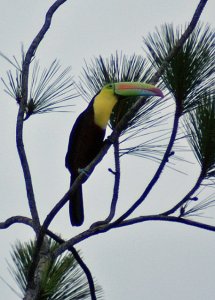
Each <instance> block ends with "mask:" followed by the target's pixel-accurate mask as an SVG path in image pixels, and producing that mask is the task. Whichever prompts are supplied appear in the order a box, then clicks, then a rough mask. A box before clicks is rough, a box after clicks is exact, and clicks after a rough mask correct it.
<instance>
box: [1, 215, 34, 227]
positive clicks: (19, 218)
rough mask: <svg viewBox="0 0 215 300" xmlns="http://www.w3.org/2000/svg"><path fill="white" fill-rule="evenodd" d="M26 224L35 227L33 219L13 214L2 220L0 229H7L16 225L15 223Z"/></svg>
mask: <svg viewBox="0 0 215 300" xmlns="http://www.w3.org/2000/svg"><path fill="white" fill-rule="evenodd" d="M17 223H19V224H25V225H28V226H31V227H33V221H32V219H30V218H27V217H23V216H13V217H10V218H8V219H7V220H6V221H4V222H0V229H7V228H8V227H10V226H12V225H14V224H17Z"/></svg>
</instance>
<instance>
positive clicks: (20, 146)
mask: <svg viewBox="0 0 215 300" xmlns="http://www.w3.org/2000/svg"><path fill="white" fill-rule="evenodd" d="M66 1H67V0H57V1H55V3H54V4H53V5H52V6H51V7H50V8H49V10H48V12H47V14H46V17H45V22H44V24H43V26H42V28H41V30H40V31H39V33H38V34H37V36H36V37H35V38H34V40H33V41H32V43H31V45H30V47H29V49H28V51H27V52H26V55H25V58H24V61H23V64H22V85H21V90H22V95H21V99H19V101H20V106H19V112H18V116H17V125H16V144H17V150H18V154H19V157H20V162H21V165H22V169H23V173H24V178H25V185H26V191H27V197H28V203H29V208H30V211H31V215H32V219H33V225H34V230H35V232H36V233H37V234H39V228H40V221H39V215H38V212H37V207H36V201H35V197H34V190H33V184H32V179H31V173H30V169H29V165H28V161H27V156H26V153H25V149H24V143H23V120H24V113H25V107H26V103H27V100H28V78H29V68H30V63H31V60H32V58H33V56H34V54H35V52H36V50H37V48H38V46H39V44H40V43H41V41H42V39H43V37H44V35H45V34H46V32H47V31H48V29H49V27H50V24H51V20H52V16H53V14H54V13H55V11H56V10H57V9H58V8H59V7H60V6H61V5H62V4H63V3H64V2H66ZM17 100H18V99H17Z"/></svg>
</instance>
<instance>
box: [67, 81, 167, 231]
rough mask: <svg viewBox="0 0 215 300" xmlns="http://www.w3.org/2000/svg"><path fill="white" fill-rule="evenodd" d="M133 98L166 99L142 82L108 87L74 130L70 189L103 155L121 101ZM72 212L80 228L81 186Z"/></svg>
mask: <svg viewBox="0 0 215 300" xmlns="http://www.w3.org/2000/svg"><path fill="white" fill-rule="evenodd" d="M122 96H123V97H122ZM129 96H144V97H149V96H160V97H162V96H163V94H162V92H161V91H160V90H159V89H158V88H156V87H155V86H153V85H150V84H146V83H140V82H118V83H112V84H107V85H105V86H104V87H103V88H102V89H101V90H100V92H99V93H98V94H96V95H95V96H94V97H93V99H92V100H91V101H90V103H89V105H88V107H87V108H86V109H85V110H84V111H83V112H82V113H81V114H80V115H79V117H78V118H77V120H76V122H75V124H74V126H73V128H72V131H71V134H70V137H69V145H68V151H67V154H66V160H65V162H66V167H67V168H68V169H69V172H70V173H71V181H70V185H72V184H73V182H74V181H75V179H76V178H77V176H78V175H79V171H80V169H83V168H85V167H86V166H87V165H88V164H89V163H90V162H91V161H92V160H93V159H94V158H95V157H96V155H97V154H98V152H99V151H100V149H101V147H102V145H103V140H104V136H105V130H106V127H107V124H108V121H109V119H110V115H111V112H112V110H113V108H114V106H115V104H116V103H117V101H118V100H119V101H123V99H127V97H129ZM121 99H122V100H121ZM69 212H70V219H71V223H72V225H73V226H80V225H81V224H82V223H83V221H84V209H83V198H82V186H81V185H80V186H79V188H78V189H77V190H76V191H75V193H74V194H73V195H72V197H71V199H69Z"/></svg>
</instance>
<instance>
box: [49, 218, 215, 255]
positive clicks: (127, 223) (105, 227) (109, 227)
mask: <svg viewBox="0 0 215 300" xmlns="http://www.w3.org/2000/svg"><path fill="white" fill-rule="evenodd" d="M148 221H165V222H174V223H180V224H185V225H189V226H193V227H197V228H201V229H205V230H208V231H214V232H215V226H212V225H208V224H204V223H201V222H196V221H193V220H189V219H184V218H180V217H174V216H163V215H160V214H159V215H149V216H141V217H137V218H132V219H129V220H125V221H122V222H121V223H119V224H116V223H115V222H113V223H110V224H104V225H102V226H100V227H96V228H90V229H88V230H86V231H84V232H82V233H80V234H79V235H77V236H75V237H73V238H71V239H70V240H68V241H67V242H65V243H64V244H62V245H61V246H60V247H59V248H58V249H57V250H56V251H55V252H54V253H53V255H54V257H57V256H58V255H60V254H62V253H63V252H64V251H66V250H67V249H68V248H69V247H71V246H74V245H76V244H77V243H80V242H81V241H84V240H86V239H87V238H90V237H92V236H95V235H97V234H101V233H105V232H107V231H109V230H112V229H116V228H121V227H125V226H130V225H134V224H138V223H143V222H148Z"/></svg>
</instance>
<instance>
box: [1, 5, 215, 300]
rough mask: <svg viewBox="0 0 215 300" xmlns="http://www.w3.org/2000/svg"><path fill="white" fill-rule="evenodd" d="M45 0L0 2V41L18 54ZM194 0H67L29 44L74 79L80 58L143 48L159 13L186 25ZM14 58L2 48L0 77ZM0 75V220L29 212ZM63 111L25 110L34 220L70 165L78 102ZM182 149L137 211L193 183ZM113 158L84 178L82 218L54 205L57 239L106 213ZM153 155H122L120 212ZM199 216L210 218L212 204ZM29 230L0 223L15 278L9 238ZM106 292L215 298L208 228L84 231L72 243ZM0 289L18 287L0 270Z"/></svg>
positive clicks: (164, 203) (214, 246) (193, 170)
mask: <svg viewBox="0 0 215 300" xmlns="http://www.w3.org/2000/svg"><path fill="white" fill-rule="evenodd" d="M53 2H54V1H47V0H37V1H33V0H28V1H24V0H7V1H4V2H3V3H2V4H1V10H0V28H1V30H0V51H1V52H3V53H4V54H6V55H7V56H8V57H10V58H12V57H13V56H15V57H16V58H18V59H19V58H20V53H21V50H20V49H21V45H22V44H23V45H24V49H27V48H28V46H29V44H30V43H31V41H32V39H33V38H34V37H35V35H36V34H37V32H38V30H39V29H40V27H41V25H42V24H43V21H44V16H45V13H46V11H47V9H48V8H49V6H50V5H51V4H52V3H53ZM198 2H199V1H192V0H190V1H186V0H181V1H172V0H171V1H170V0H166V1H158V0H151V1H144V0H142V1H140V0H137V1H133V0H124V1H123V0H109V1H101V0H88V1H83V0H79V1H77V0H74V1H67V3H65V4H64V5H63V6H62V7H61V8H60V9H59V10H58V11H57V12H56V14H55V15H54V18H53V23H52V25H51V28H50V30H49V31H48V33H47V35H46V36H45V38H44V40H43V41H42V43H41V44H40V46H39V48H38V51H37V53H36V59H39V61H40V64H41V66H42V67H48V66H49V65H50V63H51V62H52V61H53V60H54V59H55V58H57V59H58V60H59V61H60V63H61V65H62V67H63V68H66V67H67V66H71V67H72V70H71V76H74V79H75V80H76V81H78V80H79V76H81V72H82V68H83V66H84V64H85V61H87V62H89V61H90V60H91V59H93V58H94V57H97V56H98V55H102V56H104V57H108V56H109V55H110V54H112V53H115V51H116V50H117V51H119V52H121V51H122V52H123V53H125V54H127V55H132V54H133V53H135V54H143V53H144V52H143V49H142V47H143V42H142V38H143V37H145V36H147V34H148V33H149V32H153V31H154V29H155V27H156V26H157V27H158V28H159V26H161V25H162V24H164V23H173V24H174V25H184V24H185V23H187V22H189V20H190V19H191V17H192V15H193V12H194V10H195V8H196V6H197V4H198ZM214 11H215V3H214V1H211V0H209V1H208V4H207V6H206V8H205V10H204V12H203V14H202V16H201V21H203V22H205V23H209V24H212V25H213V26H214ZM11 68H12V66H11V65H10V64H9V63H8V62H7V61H6V60H4V59H3V58H2V57H0V77H3V78H6V71H7V70H9V69H11ZM3 89H4V87H3V84H1V85H0V107H1V108H0V126H1V128H2V131H1V147H0V163H1V172H0V201H1V210H0V221H4V220H6V219H7V218H9V217H10V216H13V215H25V216H30V213H29V210H28V205H27V198H26V193H25V185H24V179H23V174H22V170H21V166H20V162H19V159H18V155H17V151H16V145H15V124H16V115H17V108H18V107H17V105H16V103H15V101H14V100H13V99H12V98H10V97H9V96H8V95H7V94H6V93H5V92H4V91H3ZM72 103H73V104H76V106H74V107H73V108H72V112H71V113H52V114H46V115H39V116H33V117H32V118H30V119H29V120H28V121H27V122H26V124H25V129H24V141H25V149H26V152H27V156H28V160H29V164H30V169H31V172H32V178H33V184H34V190H35V195H36V201H37V205H38V210H39V214H40V217H41V220H43V219H44V218H45V216H46V215H47V214H48V212H49V211H50V209H51V208H52V207H53V206H54V205H55V204H56V203H57V201H59V199H60V198H61V197H62V196H63V195H64V193H65V192H66V191H67V189H68V186H69V173H68V172H67V170H66V169H65V167H64V157H65V153H66V150H67V143H68V137H69V133H70V130H71V128H72V124H73V122H74V121H75V119H76V117H77V116H78V114H79V113H80V112H81V111H82V110H83V109H84V108H85V107H86V102H84V101H83V99H82V98H77V99H76V100H75V101H74V102H72ZM185 158H186V159H188V160H189V161H191V164H188V163H185V162H184V163H183V162H177V165H176V168H177V169H179V170H182V169H183V170H184V171H185V172H186V174H187V175H184V174H181V173H178V172H176V171H174V170H171V169H167V170H166V171H165V172H164V173H163V174H162V177H161V180H160V182H159V183H158V184H157V185H156V187H155V188H154V190H153V192H152V193H151V194H150V195H149V197H148V199H147V201H146V203H144V205H143V206H141V208H139V209H138V212H137V213H136V214H135V215H142V214H147V213H157V212H160V211H163V210H164V209H168V208H170V207H172V206H173V205H174V203H177V201H179V200H180V199H181V198H182V197H183V195H184V194H186V192H187V191H188V190H189V188H191V187H192V184H193V183H194V182H195V179H196V178H197V176H198V172H199V168H198V166H197V164H196V161H195V158H194V157H193V156H192V154H191V153H186V154H185ZM109 167H113V159H112V152H111V151H110V153H108V155H107V156H106V157H105V158H104V160H103V161H102V163H101V164H100V165H99V166H97V167H96V169H95V171H94V173H93V174H92V176H91V177H90V179H89V180H88V181H87V182H86V183H85V184H84V186H83V189H84V201H85V216H86V220H85V223H84V225H83V227H82V228H72V227H71V226H70V223H69V218H68V207H65V208H63V209H62V211H61V212H60V213H59V215H58V216H57V217H56V219H55V220H54V222H53V224H52V225H51V229H52V230H53V231H55V232H56V233H59V234H61V236H62V237H63V238H65V239H67V238H71V237H72V236H74V235H76V234H77V233H79V232H81V231H82V230H84V229H87V228H88V227H89V226H90V224H91V223H92V222H94V221H97V220H101V219H103V218H105V216H106V215H107V214H108V208H109V204H110V199H111V193H112V184H113V178H112V175H111V174H110V173H109V172H108V171H107V169H108V168H109ZM156 168H157V164H156V163H153V162H151V161H148V160H145V159H141V158H137V157H131V156H129V157H127V156H126V157H124V158H123V159H122V183H121V188H120V202H119V206H118V211H117V213H118V215H120V213H122V212H123V211H125V210H126V209H127V208H128V207H129V205H131V204H132V202H133V201H134V200H135V199H137V197H138V195H140V193H141V191H142V190H143V188H144V187H145V186H146V184H147V182H148V181H149V180H150V178H151V177H152V176H153V174H154V172H155V170H156ZM207 217H210V218H201V219H200V220H202V221H204V222H208V223H211V224H214V219H213V217H214V212H213V211H212V210H210V211H208V212H207ZM32 237H33V232H32V230H31V229H30V228H28V227H26V226H24V225H14V226H12V227H10V228H8V229H7V230H2V231H1V232H0V240H1V247H0V265H1V268H0V276H1V277H3V278H4V280H5V281H6V282H7V283H8V284H10V285H12V286H13V287H14V288H16V289H17V290H18V288H17V287H16V286H15V283H14V281H13V279H12V278H11V275H10V274H9V272H8V266H7V261H8V260H10V254H9V252H10V251H11V245H13V244H14V242H15V241H17V240H21V241H27V240H29V238H32ZM77 248H78V249H81V251H82V254H83V257H84V260H85V262H86V263H87V265H88V267H89V268H90V269H91V271H92V274H93V276H94V277H95V278H96V280H97V282H98V283H99V284H100V285H101V286H102V287H103V290H104V299H108V300H121V299H123V300H130V299H136V300H142V299H147V300H155V299H156V300H164V299H174V300H179V299H189V300H202V299H207V300H212V299H214V294H215V286H214V272H213V269H214V268H213V266H214V264H215V257H214V250H215V239H214V233H212V232H207V231H203V230H200V229H197V228H191V227H188V226H185V225H180V224H173V223H161V222H147V223H143V224H138V225H133V226H131V227H127V228H122V229H116V230H113V231H111V232H108V233H105V234H102V235H99V236H96V237H92V238H90V239H88V240H86V241H84V242H81V243H80V244H79V245H78V246H77ZM0 291H1V296H0V298H1V299H10V300H15V299H18V297H17V296H16V295H15V294H14V293H13V292H12V291H11V289H10V288H8V286H7V285H6V284H5V282H3V281H2V280H0Z"/></svg>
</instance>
